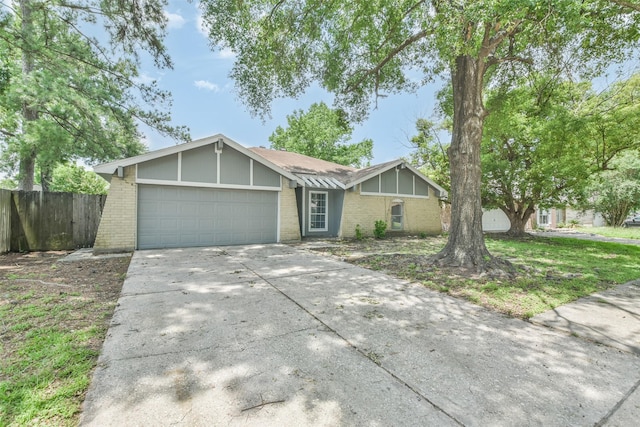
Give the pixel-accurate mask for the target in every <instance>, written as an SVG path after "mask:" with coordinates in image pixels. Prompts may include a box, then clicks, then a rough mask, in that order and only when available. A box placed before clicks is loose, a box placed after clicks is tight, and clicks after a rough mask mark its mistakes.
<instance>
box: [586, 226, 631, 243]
mask: <svg viewBox="0 0 640 427" xmlns="http://www.w3.org/2000/svg"><path fill="white" fill-rule="evenodd" d="M577 230H578V231H579V232H581V233H588V234H597V235H599V236H605V237H617V238H621V239H637V240H640V227H627V228H622V227H579V228H577Z"/></svg>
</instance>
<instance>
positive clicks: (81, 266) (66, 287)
mask: <svg viewBox="0 0 640 427" xmlns="http://www.w3.org/2000/svg"><path fill="white" fill-rule="evenodd" d="M68 254H69V252H66V251H49V252H30V253H8V254H4V255H0V306H4V307H5V308H7V306H8V307H10V308H17V306H20V305H25V304H34V303H37V304H39V305H41V306H42V307H44V309H47V308H48V309H50V310H54V309H55V307H56V302H57V301H58V299H60V298H65V299H66V301H69V299H72V300H73V301H74V304H73V305H74V308H75V309H74V310H73V312H70V313H68V315H66V316H64V318H63V320H60V318H58V319H57V320H56V322H57V324H58V325H59V326H61V327H62V328H64V329H67V330H80V329H83V328H85V327H87V326H89V325H96V323H98V326H99V327H101V328H107V326H108V323H109V321H110V319H111V315H112V314H113V308H114V307H115V305H116V302H117V301H118V297H119V295H120V291H121V289H122V284H123V283H124V279H125V276H126V273H127V269H128V267H129V261H130V260H131V257H130V256H126V257H119V258H106V259H99V258H98V259H90V260H80V261H73V262H59V261H60V260H61V259H62V258H64V257H65V256H67V255H68ZM96 308H98V310H97V311H96ZM42 321H43V322H44V321H46V320H45V319H42ZM60 322H62V324H61V323H60ZM0 335H1V336H2V339H3V341H4V342H5V343H8V344H9V345H8V346H5V348H4V351H7V350H9V351H10V348H11V345H10V343H11V342H12V340H13V339H16V338H19V336H16V335H19V333H16V331H15V330H14V331H0ZM7 347H8V348H7ZM101 347H102V340H94V342H92V343H91V348H92V349H94V350H100V348H101ZM4 351H3V352H4Z"/></svg>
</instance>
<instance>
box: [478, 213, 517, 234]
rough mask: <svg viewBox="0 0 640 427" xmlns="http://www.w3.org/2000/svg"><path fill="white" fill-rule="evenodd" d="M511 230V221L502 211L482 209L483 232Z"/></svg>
mask: <svg viewBox="0 0 640 427" xmlns="http://www.w3.org/2000/svg"><path fill="white" fill-rule="evenodd" d="M509 228H511V221H510V220H509V217H508V216H507V214H505V213H504V212H502V210H501V209H482V231H485V232H493V233H499V232H506V231H509Z"/></svg>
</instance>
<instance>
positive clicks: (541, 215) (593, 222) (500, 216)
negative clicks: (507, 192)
mask: <svg viewBox="0 0 640 427" xmlns="http://www.w3.org/2000/svg"><path fill="white" fill-rule="evenodd" d="M572 221H578V223H579V224H580V225H586V226H594V227H600V226H603V225H604V220H603V219H602V215H600V214H599V213H595V212H593V211H586V212H582V211H578V210H574V209H571V208H569V207H567V208H566V209H561V208H549V209H541V208H539V209H537V210H536V211H535V212H534V213H533V214H532V215H531V217H530V218H529V221H527V225H526V228H527V229H529V230H532V229H536V228H551V229H553V228H559V227H564V226H568V225H569V224H571V222H572ZM510 226H511V222H510V221H509V218H508V217H507V215H506V214H505V213H504V212H502V210H500V209H486V210H485V209H483V214H482V230H483V231H486V232H503V231H509V228H510Z"/></svg>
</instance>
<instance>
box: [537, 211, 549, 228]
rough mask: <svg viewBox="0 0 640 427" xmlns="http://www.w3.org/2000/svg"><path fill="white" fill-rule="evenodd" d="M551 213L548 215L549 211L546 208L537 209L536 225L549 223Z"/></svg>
mask: <svg viewBox="0 0 640 427" xmlns="http://www.w3.org/2000/svg"><path fill="white" fill-rule="evenodd" d="M550 219H551V215H549V211H548V210H547V209H539V210H538V226H539V227H547V226H549V224H550V223H551V221H550Z"/></svg>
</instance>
